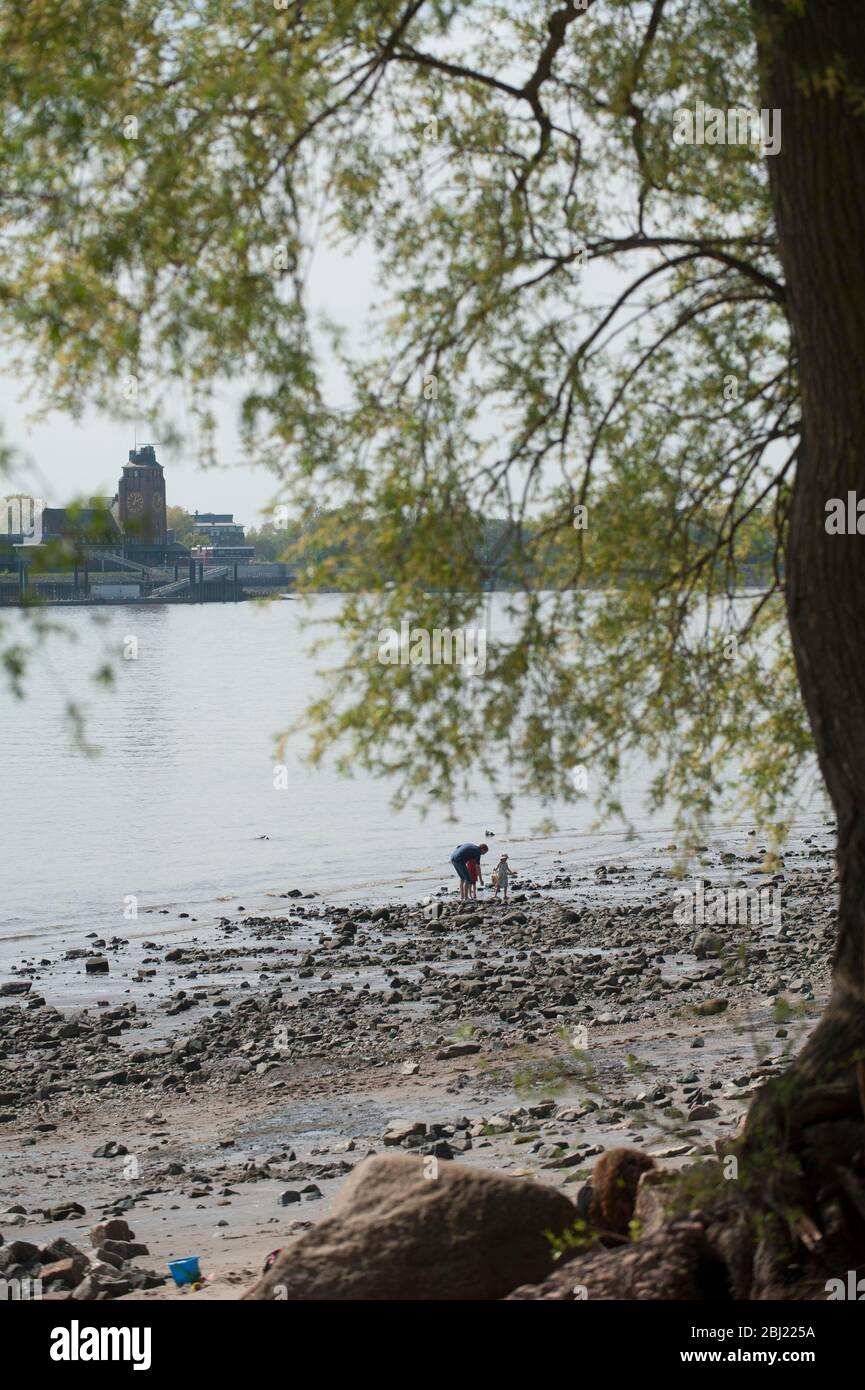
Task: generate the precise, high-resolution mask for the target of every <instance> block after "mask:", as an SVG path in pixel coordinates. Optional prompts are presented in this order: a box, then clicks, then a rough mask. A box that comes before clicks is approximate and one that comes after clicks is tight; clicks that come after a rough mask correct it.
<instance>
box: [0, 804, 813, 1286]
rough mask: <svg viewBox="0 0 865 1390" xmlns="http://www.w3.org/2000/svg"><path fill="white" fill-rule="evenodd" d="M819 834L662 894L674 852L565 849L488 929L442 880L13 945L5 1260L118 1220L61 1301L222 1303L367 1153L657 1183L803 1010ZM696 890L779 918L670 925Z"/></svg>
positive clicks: (724, 861) (704, 1133) (724, 860)
mask: <svg viewBox="0 0 865 1390" xmlns="http://www.w3.org/2000/svg"><path fill="white" fill-rule="evenodd" d="M829 833H830V832H829V827H828V826H827V827H824V828H822V829H821V830H819V831H817V830H815V831H814V832H813V833H809V834H806V835H804V836H802V837H801V838H800V839H799V840H797V841H796V842H795V843H794V844H793V845H792V846H791V849H790V851H789V852H788V853H787V855H786V857H785V861H784V862H783V863H781V864H779V865H773V866H772V873H771V874H770V873H767V872H765V868H766V864H765V853H766V846H765V845H764V844H762V843H761V842H760V841H759V839H758V838H756V837H754V836H753V835H750V836H749V835H747V834H746V833H744V832H742V833H741V834H740V835H738V836H731V837H730V838H729V843H727V844H726V845H725V846H723V847H722V848H720V849H718V848H713V849H712V850H707V851H706V852H705V853H704V854H703V856H702V861H701V863H700V864H699V865H696V866H695V867H694V872H693V873H692V875H691V878H690V879H687V878H686V879H685V880H683V881H682V880H679V879H678V878H677V877H676V872H675V868H674V867H673V864H674V860H675V852H674V850H673V848H672V847H671V846H665V847H663V848H658V849H652V850H650V851H647V852H644V853H642V854H639V855H632V856H630V857H629V859H628V860H627V862H622V863H617V862H613V861H609V860H606V861H604V862H603V863H598V864H595V865H591V864H586V863H585V862H580V863H579V864H576V865H575V864H573V863H569V862H568V860H567V856H566V855H563V856H562V857H561V858H559V859H552V860H548V861H545V863H544V867H543V869H542V870H540V871H535V872H533V873H532V874H528V873H525V872H524V873H523V874H522V875H521V876H520V877H519V878H518V879H517V880H516V881H515V882H514V884H513V886H512V894H511V899H510V901H509V902H508V904H507V905H505V904H504V903H502V902H497V901H494V900H493V899H492V893H491V890H490V889H489V888H487V889H486V890H484V891H482V892H481V893H480V894H479V900H478V902H477V904H469V905H466V906H464V907H462V908H461V906H460V904H459V903H458V900H457V893H456V879H455V878H454V879H453V880H451V881H446V880H445V878H444V877H443V878H442V882H441V887H440V888H439V889H438V890H437V892H435V893H433V894H430V895H429V897H428V898H427V900H426V901H424V902H423V903H420V904H410V903H405V902H390V903H386V902H380V903H378V904H376V903H373V902H359V903H358V902H355V903H350V902H340V903H330V902H326V901H323V900H322V899H321V898H319V897H318V896H316V889H315V885H314V883H310V884H309V885H304V884H299V885H297V886H296V887H293V888H289V889H286V890H285V896H284V897H283V898H282V899H281V900H280V901H279V902H274V904H273V905H272V906H271V907H270V909H269V910H268V911H267V912H262V911H260V910H259V909H258V908H256V910H255V911H250V910H249V909H248V908H247V907H246V905H245V904H244V903H243V902H242V900H241V901H240V902H236V901H234V900H231V901H230V902H226V904H225V910H224V912H223V914H222V915H221V916H219V917H218V918H215V919H213V920H207V921H204V920H201V919H199V920H198V921H196V920H194V919H193V917H192V916H187V915H185V914H184V913H183V912H177V913H174V912H172V911H168V910H162V911H159V910H155V911H153V912H152V913H151V914H147V915H146V916H144V917H143V918H140V919H139V921H138V922H136V923H135V924H134V927H135V930H134V932H133V931H130V933H129V935H128V936H126V937H123V936H120V935H118V936H116V937H113V938H111V937H105V936H100V935H98V934H97V933H96V932H91V933H81V934H80V940H79V939H76V940H75V942H74V943H72V944H70V941H69V940H68V938H67V939H66V940H65V941H64V942H62V943H59V944H58V945H57V946H55V947H54V949H53V950H48V949H46V950H45V954H44V955H43V954H40V955H38V956H34V955H32V954H31V955H29V956H28V955H27V954H25V953H24V951H26V949H27V943H18V944H19V945H21V946H23V947H24V951H22V954H21V955H20V957H19V958H18V960H17V962H15V963H13V964H11V965H7V966H6V967H5V969H4V972H3V974H2V976H0V990H2V994H0V1019H2V1033H0V1037H2V1043H0V1150H2V1170H3V1174H4V1177H3V1179H2V1182H0V1233H2V1235H3V1237H4V1240H5V1243H6V1246H7V1249H8V1247H9V1244H10V1242H13V1241H24V1242H28V1243H30V1244H31V1245H32V1246H37V1247H40V1248H43V1247H45V1246H48V1245H50V1244H51V1243H52V1242H53V1241H56V1239H57V1238H58V1237H62V1238H63V1239H65V1240H66V1241H68V1242H71V1244H72V1246H74V1247H75V1248H76V1249H77V1250H80V1251H83V1252H85V1253H87V1252H88V1251H89V1250H90V1245H91V1242H90V1237H89V1232H90V1230H91V1228H92V1227H94V1226H95V1225H97V1223H99V1222H102V1221H104V1220H106V1219H111V1218H116V1219H120V1220H125V1221H126V1222H127V1223H128V1225H129V1228H130V1229H131V1230H132V1231H134V1235H135V1241H136V1242H137V1243H139V1244H141V1245H143V1246H145V1247H146V1249H147V1252H148V1253H147V1254H146V1255H143V1254H141V1255H136V1256H132V1257H130V1258H129V1259H127V1260H124V1261H123V1262H122V1264H120V1263H119V1264H118V1267H117V1270H116V1273H114V1275H113V1278H109V1277H108V1275H107V1274H106V1273H105V1267H104V1266H103V1267H102V1273H101V1275H100V1278H101V1286H100V1287H99V1288H94V1287H91V1288H90V1290H89V1293H87V1294H86V1295H85V1294H82V1292H81V1288H80V1284H79V1292H78V1296H79V1297H81V1296H100V1297H127V1298H133V1299H141V1298H143V1299H154V1298H156V1299H163V1298H170V1299H182V1298H193V1299H195V1298H199V1299H200V1298H205V1299H208V1298H220V1299H225V1298H235V1297H238V1296H239V1295H240V1294H241V1293H242V1292H243V1291H244V1290H245V1289H246V1288H247V1287H248V1286H249V1284H250V1283H251V1282H252V1281H253V1280H254V1278H255V1277H257V1275H258V1274H259V1273H260V1271H261V1269H262V1266H263V1263H264V1260H265V1257H266V1256H267V1254H268V1252H270V1251H272V1250H274V1249H277V1248H280V1247H286V1246H288V1245H290V1243H291V1242H292V1240H294V1239H296V1238H297V1236H298V1235H299V1234H301V1233H302V1232H304V1231H306V1230H308V1229H309V1227H310V1225H311V1224H312V1223H315V1222H317V1221H319V1220H321V1218H322V1217H323V1216H325V1215H326V1214H327V1213H328V1212H329V1210H330V1209H331V1207H332V1203H333V1199H334V1196H335V1195H336V1193H337V1192H338V1191H339V1189H340V1187H341V1185H342V1183H343V1181H344V1179H345V1178H346V1176H347V1175H348V1173H350V1172H351V1171H352V1169H353V1168H354V1167H355V1166H356V1165H357V1164H358V1163H360V1162H362V1161H363V1159H364V1158H365V1157H366V1156H367V1155H368V1154H371V1153H383V1152H408V1153H416V1154H422V1155H427V1156H433V1157H436V1158H437V1159H438V1160H439V1161H440V1162H442V1161H443V1162H451V1161H456V1162H460V1163H465V1164H469V1165H474V1166H478V1167H482V1168H485V1169H493V1170H497V1171H501V1172H505V1173H508V1174H510V1175H519V1176H526V1177H531V1178H533V1179H535V1180H536V1181H538V1182H541V1183H546V1184H551V1185H554V1186H556V1187H560V1188H561V1189H562V1190H563V1191H564V1192H565V1193H567V1194H568V1195H569V1196H571V1197H572V1198H574V1199H575V1200H576V1198H577V1196H578V1193H579V1190H580V1187H581V1185H582V1184H583V1183H584V1182H585V1181H586V1179H587V1178H588V1177H589V1176H590V1175H591V1171H592V1166H593V1163H594V1161H595V1159H596V1157H597V1156H598V1155H599V1154H601V1153H603V1152H604V1151H605V1150H607V1149H609V1148H611V1147H613V1146H617V1145H628V1146H632V1147H636V1148H643V1149H644V1150H645V1151H646V1152H648V1153H650V1154H652V1155H653V1156H654V1157H655V1158H656V1159H657V1161H658V1162H659V1163H660V1164H661V1165H662V1166H675V1167H680V1166H682V1165H684V1164H689V1163H692V1162H694V1161H695V1159H699V1157H700V1156H701V1155H707V1154H711V1153H714V1152H715V1143H716V1141H717V1140H718V1139H720V1138H724V1137H729V1136H730V1135H731V1134H732V1133H733V1132H735V1130H736V1127H737V1125H738V1124H739V1122H740V1119H741V1117H742V1115H743V1113H744V1110H745V1107H746V1103H747V1100H748V1098H749V1097H750V1096H751V1095H752V1094H753V1092H754V1090H755V1088H756V1087H757V1086H758V1085H759V1084H760V1082H761V1081H762V1080H763V1079H764V1078H766V1077H768V1076H771V1075H773V1074H775V1073H776V1071H777V1070H778V1069H779V1066H780V1064H781V1063H782V1062H783V1060H784V1058H785V1057H786V1056H788V1055H789V1054H790V1053H791V1052H795V1051H796V1050H797V1049H798V1047H799V1045H800V1044H801V1041H802V1040H803V1038H804V1037H805V1036H806V1034H807V1032H808V1030H809V1029H810V1027H811V1026H812V1024H813V1022H814V1021H815V1020H816V1017H817V1016H818V1015H819V1011H820V1008H821V1007H822V1004H823V1003H824V1001H825V997H826V992H827V988H828V972H829V963H830V959H831V949H830V942H831V940H832V937H833V932H834V923H833V910H834V903H835V875H834V870H833V868H832V865H831V860H830V838H829ZM490 857H491V860H493V861H494V859H495V857H496V856H495V855H491V856H490ZM490 867H491V865H490ZM695 876H696V878H702V879H703V880H704V882H705V884H706V887H707V889H708V887H709V886H710V885H712V884H714V885H723V886H725V887H727V886H731V885H732V886H737V885H738V886H739V887H741V888H744V889H749V890H750V889H760V888H763V889H767V888H771V889H773V890H775V891H776V892H777V893H778V894H780V902H781V905H782V910H781V915H780V920H779V921H773V922H769V923H756V924H754V923H751V924H746V925H737V924H726V925H722V926H718V925H714V926H713V925H709V926H707V927H705V928H701V926H700V925H699V924H689V923H683V922H680V921H677V920H676V917H675V913H674V902H675V896H674V895H675V890H676V887H677V886H680V884H681V882H684V883H686V884H687V883H691V884H693V883H694V882H695V881H696V879H695ZM701 931H702V933H703V939H702V941H701V940H700V939H699V938H700V933H701ZM707 935H708V936H709V937H713V938H715V939H714V940H707V939H706V938H707ZM43 945H44V942H40V950H41V949H42V948H43ZM31 950H32V947H31ZM88 966H89V970H88ZM75 1204H77V1205H75ZM2 1248H3V1247H2V1246H0V1250H2ZM191 1255H197V1256H199V1258H200V1262H201V1270H202V1274H203V1282H202V1283H201V1285H200V1287H198V1288H197V1289H194V1290H192V1289H190V1288H189V1287H187V1288H184V1289H178V1288H176V1287H175V1285H174V1283H173V1282H172V1281H171V1280H170V1279H168V1277H167V1263H168V1261H169V1260H173V1259H176V1258H179V1257H185V1256H191ZM22 1268H23V1266H22ZM34 1269H35V1266H34ZM135 1271H138V1273H136V1272H135ZM143 1271H148V1272H150V1274H152V1275H153V1276H154V1277H153V1278H148V1277H147V1276H145V1274H144V1273H143ZM19 1272H20V1271H19ZM7 1276H8V1270H7ZM162 1279H164V1280H165V1282H158V1281H159V1280H162ZM96 1283H97V1284H99V1280H98V1279H97V1281H96ZM147 1284H150V1285H151V1287H145V1285H147ZM52 1291H53V1292H54V1293H55V1294H56V1296H58V1297H70V1296H72V1288H71V1287H67V1286H66V1284H64V1282H62V1281H59V1282H56V1283H55V1284H49V1286H47V1288H46V1289H45V1292H48V1293H51V1292H52Z"/></svg>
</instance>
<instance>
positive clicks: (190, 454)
mask: <svg viewBox="0 0 865 1390" xmlns="http://www.w3.org/2000/svg"><path fill="white" fill-rule="evenodd" d="M374 279H375V260H374V254H373V252H372V250H371V248H370V247H369V246H368V245H365V244H360V245H358V246H357V247H356V248H355V249H354V250H352V251H351V252H348V251H340V250H336V249H334V248H333V247H330V246H326V245H319V246H318V247H316V249H315V252H314V255H313V257H312V261H311V264H310V269H309V280H308V286H309V303H310V308H311V310H312V312H313V314H317V313H318V312H320V311H325V312H326V313H327V314H328V315H329V316H330V317H332V318H335V319H338V320H339V321H340V322H342V323H344V324H345V325H346V327H347V329H348V333H349V338H350V339H351V338H352V337H354V336H355V335H360V334H361V332H362V329H363V325H364V322H365V319H366V316H367V313H368V310H369V306H370V304H371V303H372V299H373V294H374ZM4 357H5V360H4ZM325 380H326V381H327V380H328V373H327V371H326V373H325ZM329 385H330V386H331V387H332V388H335V387H336V386H337V382H336V377H335V373H334V374H332V377H331V381H330V382H329ZM26 391H27V383H26V382H24V381H22V380H21V379H20V378H16V377H15V376H14V375H13V374H12V371H11V369H10V366H9V362H8V357H6V355H4V354H3V353H2V352H0V435H2V439H3V442H4V444H5V445H6V446H7V448H8V447H11V448H12V449H14V450H15V453H16V458H15V469H14V473H13V474H12V476H11V478H9V477H5V478H4V480H3V487H4V489H5V491H6V492H7V493H11V492H13V491H15V492H24V493H27V494H29V495H31V496H34V497H39V498H41V499H42V500H43V501H44V502H45V503H46V505H48V506H55V507H61V506H64V505H65V504H66V503H68V502H71V501H73V500H74V499H75V498H79V499H80V498H81V497H111V496H113V495H114V493H115V492H116V491H117V484H118V480H119V478H120V474H121V470H122V468H123V465H124V464H125V463H126V462H127V459H128V456H129V450H130V449H132V448H133V447H134V445H135V442H136V439H135V433H136V431H135V428H134V427H133V426H132V425H130V424H129V423H127V421H125V420H117V419H115V418H112V417H111V416H110V415H109V414H108V413H107V412H105V411H99V410H96V409H93V410H89V411H88V412H86V413H85V415H84V416H83V417H82V418H81V419H80V420H72V419H71V418H70V417H69V416H67V415H64V414H60V413H57V412H55V413H52V414H49V415H47V416H45V417H44V418H42V419H40V420H38V421H34V420H33V419H32V416H33V414H34V412H35V410H36V408H37V406H38V404H39V403H38V401H37V400H36V399H35V398H34V397H32V396H31V397H30V399H27V397H26ZM241 394H242V392H241V390H240V389H239V384H238V387H237V388H236V389H234V390H233V391H232V390H228V391H227V392H226V394H225V397H224V398H223V400H222V403H221V405H220V407H219V408H218V409H217V420H218V432H217V441H218V451H219V456H220V459H221V460H224V465H223V464H221V465H220V466H219V467H217V468H212V467H207V468H205V467H203V466H202V465H201V463H200V462H199V460H198V458H197V457H196V452H195V445H194V442H193V439H192V435H193V431H192V429H191V416H190V415H189V414H188V413H187V411H186V410H185V408H184V403H183V401H182V400H180V399H178V403H177V406H176V409H175V414H174V423H175V424H176V425H177V426H178V427H179V429H180V431H181V433H182V434H183V435H184V436H185V438H184V442H183V445H182V447H181V448H180V449H172V448H167V447H161V446H160V444H159V440H158V438H157V439H156V440H154V439H153V433H152V426H151V424H150V422H149V421H148V420H147V418H146V417H143V418H142V419H141V420H140V422H139V423H138V426H137V442H138V444H139V445H141V444H147V443H155V445H156V457H157V460H158V462H159V463H161V464H162V466H163V467H164V469H165V491H166V500H167V503H168V505H169V506H170V507H173V506H182V507H185V508H186V509H187V511H191V512H194V511H196V510H197V511H200V512H233V513H234V517H235V520H236V521H240V522H242V523H243V524H244V525H246V526H260V525H261V523H262V521H265V520H267V515H268V512H269V510H270V509H271V508H272V506H273V505H274V503H275V502H276V501H278V500H281V501H283V502H286V503H288V505H289V506H290V501H291V499H290V498H281V499H278V498H276V497H275V495H274V487H275V483H276V480H275V478H274V476H273V474H272V473H270V472H268V470H267V469H264V468H254V467H252V466H251V465H250V464H248V463H244V461H243V456H242V451H241V448H240V445H239V441H238V435H237V429H236V420H237V404H238V402H239V400H240V397H241ZM187 436H188V437H187Z"/></svg>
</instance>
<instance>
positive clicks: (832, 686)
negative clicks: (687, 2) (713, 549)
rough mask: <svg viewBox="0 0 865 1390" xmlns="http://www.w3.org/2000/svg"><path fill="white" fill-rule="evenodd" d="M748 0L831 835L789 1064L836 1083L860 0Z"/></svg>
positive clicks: (797, 578)
mask: <svg viewBox="0 0 865 1390" xmlns="http://www.w3.org/2000/svg"><path fill="white" fill-rule="evenodd" d="M752 10H753V12H754V17H755V22H756V29H757V39H758V52H759V59H760V68H761V102H762V105H763V106H764V107H768V108H770V109H772V110H778V111H780V113H781V149H780V152H779V153H778V154H777V155H774V156H767V161H768V164H769V179H770V186H771V192H772V200H773V205H774V212H775V222H776V226H777V231H778V237H779V242H780V250H781V258H782V261H783V265H784V271H785V276H786V281H787V295H788V312H789V315H790V322H791V328H792V333H793V339H794V344H795V349H796V355H797V360H798V370H799V377H800V385H801V399H802V427H801V440H800V447H799V456H798V461H797V471H796V478H795V483H794V487H793V497H792V505H791V515H790V526H789V535H788V543H787V551H786V597H787V611H788V618H789V624H790V631H791V634H792V643H793V651H794V655H795V660H796V667H797V671H798V677H799V683H800V686H801V690H802V695H803V698H804V701H805V706H806V708H807V711H808V716H809V719H810V723H811V728H812V730H813V735H814V741H815V744H816V749H817V757H818V759H819V764H820V769H821V772H822V775H823V778H824V780H825V783H826V787H827V790H828V792H829V796H830V798H831V800H832V804H833V807H834V810H835V814H836V817H837V837H838V838H837V861H838V871H839V888H840V898H839V908H838V939H837V948H836V954H835V960H834V970H833V989H832V996H831V1000H830V1004H829V1007H828V1009H827V1011H826V1014H825V1015H824V1017H823V1019H822V1020H821V1022H820V1024H819V1026H818V1027H817V1029H816V1030H815V1032H814V1034H813V1035H812V1038H811V1040H810V1041H809V1043H808V1044H807V1046H806V1047H805V1049H804V1050H803V1052H802V1053H801V1054H800V1056H799V1057H798V1058H797V1061H796V1064H795V1067H794V1074H795V1078H796V1080H797V1083H801V1084H803V1085H807V1084H808V1083H810V1084H812V1085H818V1086H819V1085H824V1086H825V1085H826V1084H827V1083H830V1084H833V1085H834V1088H835V1095H836V1098H837V1095H838V1088H839V1086H840V1087H841V1088H842V1089H843V1088H844V1087H845V1086H846V1087H847V1089H848V1091H849V1090H850V1089H851V1088H853V1089H854V1094H855V1082H856V1077H857V1071H858V1068H857V1061H858V1058H861V1057H863V1056H865V659H863V647H862V628H863V626H865V534H863V535H859V534H852V535H849V534H848V535H833V534H829V533H828V532H827V530H826V519H827V511H826V504H827V502H829V500H830V499H831V498H843V499H844V502H845V507H846V502H847V495H848V493H849V492H851V491H852V492H856V494H857V496H858V497H859V498H862V499H863V500H865V5H862V4H859V3H855V2H854V0H803V3H802V4H800V5H797V6H794V5H791V4H790V3H789V0H752ZM797 11H798V12H797ZM863 512H865V506H863ZM862 525H863V532H865V516H863V522H862ZM863 1070H865V1069H863ZM799 1089H801V1086H800V1087H799ZM793 1103H794V1104H795V1101H794V1102H793ZM842 1108H843V1107H842Z"/></svg>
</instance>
